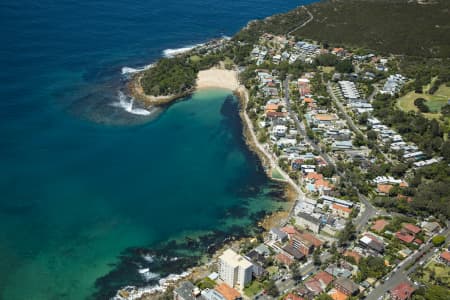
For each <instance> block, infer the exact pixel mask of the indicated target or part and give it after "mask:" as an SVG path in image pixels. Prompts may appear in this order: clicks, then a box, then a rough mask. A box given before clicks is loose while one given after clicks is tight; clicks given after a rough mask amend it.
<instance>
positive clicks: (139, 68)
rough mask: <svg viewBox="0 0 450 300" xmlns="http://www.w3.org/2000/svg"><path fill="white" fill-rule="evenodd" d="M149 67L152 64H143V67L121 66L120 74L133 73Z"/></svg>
mask: <svg viewBox="0 0 450 300" xmlns="http://www.w3.org/2000/svg"><path fill="white" fill-rule="evenodd" d="M151 67H153V64H149V65H146V66H143V67H138V68H131V67H123V68H122V75H126V74H133V73H137V72H141V71H145V70H148V69H150V68H151Z"/></svg>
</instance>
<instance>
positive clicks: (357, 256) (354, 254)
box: [344, 250, 361, 264]
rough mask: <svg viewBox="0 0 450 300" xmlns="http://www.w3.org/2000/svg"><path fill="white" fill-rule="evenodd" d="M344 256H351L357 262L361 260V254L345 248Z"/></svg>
mask: <svg viewBox="0 0 450 300" xmlns="http://www.w3.org/2000/svg"><path fill="white" fill-rule="evenodd" d="M344 256H349V257H353V258H354V259H355V262H356V263H357V264H359V261H360V260H361V255H360V254H359V253H358V252H356V251H352V250H346V251H345V252H344Z"/></svg>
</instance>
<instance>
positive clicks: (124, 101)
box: [112, 91, 151, 116]
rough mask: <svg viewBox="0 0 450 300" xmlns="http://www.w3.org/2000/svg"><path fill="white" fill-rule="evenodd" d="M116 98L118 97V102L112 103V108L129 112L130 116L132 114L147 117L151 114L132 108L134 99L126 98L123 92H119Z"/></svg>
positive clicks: (141, 109)
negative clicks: (119, 108)
mask: <svg viewBox="0 0 450 300" xmlns="http://www.w3.org/2000/svg"><path fill="white" fill-rule="evenodd" d="M117 97H118V100H119V101H118V102H114V103H112V105H113V106H115V107H121V108H123V109H124V110H125V111H127V112H129V113H130V114H134V115H140V116H148V115H150V114H151V112H150V111H148V110H146V109H143V108H138V107H133V106H134V98H130V97H127V96H126V95H125V94H124V93H123V92H121V91H119V93H118V96H117Z"/></svg>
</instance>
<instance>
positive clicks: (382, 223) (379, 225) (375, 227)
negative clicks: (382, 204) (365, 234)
mask: <svg viewBox="0 0 450 300" xmlns="http://www.w3.org/2000/svg"><path fill="white" fill-rule="evenodd" d="M388 224H389V222H388V221H386V220H384V219H380V220H376V221H375V223H374V224H373V225H372V227H370V228H371V229H372V230H374V231H382V230H383V229H384V227H386V225H388Z"/></svg>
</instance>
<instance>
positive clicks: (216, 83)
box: [197, 68, 239, 91]
mask: <svg viewBox="0 0 450 300" xmlns="http://www.w3.org/2000/svg"><path fill="white" fill-rule="evenodd" d="M238 87H239V81H238V76H237V72H236V71H234V70H226V69H219V68H211V69H208V70H203V71H200V72H198V77H197V89H205V88H223V89H229V90H232V91H235V90H237V89H238Z"/></svg>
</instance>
